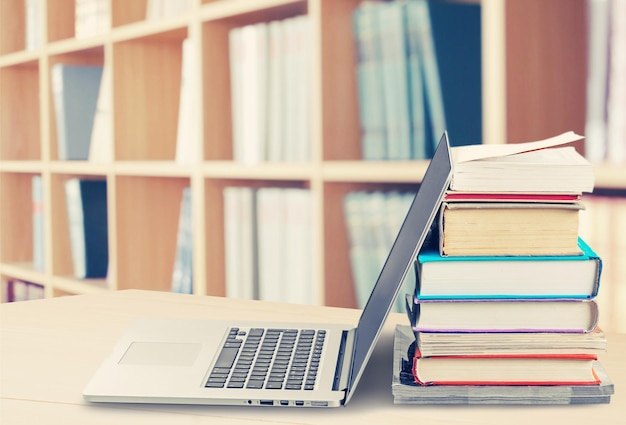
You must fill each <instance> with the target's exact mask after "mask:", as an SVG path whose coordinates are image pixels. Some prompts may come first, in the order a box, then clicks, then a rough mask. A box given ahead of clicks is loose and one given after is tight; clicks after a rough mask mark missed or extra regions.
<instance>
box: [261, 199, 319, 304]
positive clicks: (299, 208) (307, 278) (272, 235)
mask: <svg viewBox="0 0 626 425" xmlns="http://www.w3.org/2000/svg"><path fill="white" fill-rule="evenodd" d="M256 196H257V246H256V249H257V254H256V255H257V258H258V279H259V280H258V285H259V299H261V300H266V301H282V302H288V303H293V304H313V303H315V302H316V301H317V298H316V297H317V295H316V293H315V290H314V284H313V258H314V256H313V235H312V230H311V223H312V219H313V216H312V198H311V194H310V191H309V190H308V189H298V188H275V187H263V188H260V189H258V190H257V192H256Z"/></svg>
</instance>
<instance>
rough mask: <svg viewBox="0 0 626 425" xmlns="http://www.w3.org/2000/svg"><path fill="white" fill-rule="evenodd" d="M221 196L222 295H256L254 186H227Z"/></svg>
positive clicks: (248, 296)
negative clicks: (222, 221) (222, 220)
mask: <svg viewBox="0 0 626 425" xmlns="http://www.w3.org/2000/svg"><path fill="white" fill-rule="evenodd" d="M223 197H224V256H225V261H226V263H225V274H226V296H227V297H229V298H243V299H258V297H259V294H258V285H257V279H258V276H257V250H256V249H255V248H254V247H255V246H256V237H257V235H256V232H257V229H256V196H255V193H254V189H253V188H251V187H244V186H228V187H225V188H224V191H223Z"/></svg>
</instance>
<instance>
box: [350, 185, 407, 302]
mask: <svg viewBox="0 0 626 425" xmlns="http://www.w3.org/2000/svg"><path fill="white" fill-rule="evenodd" d="M411 200H412V196H411V194H410V193H402V192H398V191H388V192H384V191H371V192H370V191H353V192H349V193H347V194H346V195H345V197H344V200H343V208H344V217H345V223H346V229H347V236H348V244H349V257H350V265H351V270H352V276H353V282H354V287H355V288H354V289H355V295H356V300H357V307H358V308H363V307H365V304H366V302H367V299H368V297H369V294H370V292H371V290H372V288H373V287H374V283H376V279H377V278H378V275H379V273H380V270H381V269H382V267H383V265H384V262H385V260H386V259H387V254H388V253H389V250H390V249H391V246H392V244H393V242H394V239H395V235H396V234H397V233H398V231H399V230H400V226H401V225H402V220H403V219H404V217H405V215H406V212H407V211H408V209H409V206H410V202H411ZM403 286H404V288H406V289H405V290H408V288H411V290H412V288H414V287H415V275H414V274H411V273H408V274H407V277H406V278H405V282H404V283H403ZM403 293H404V291H400V294H403ZM403 305H404V296H403V295H399V296H398V299H397V302H396V310H398V311H401V310H403Z"/></svg>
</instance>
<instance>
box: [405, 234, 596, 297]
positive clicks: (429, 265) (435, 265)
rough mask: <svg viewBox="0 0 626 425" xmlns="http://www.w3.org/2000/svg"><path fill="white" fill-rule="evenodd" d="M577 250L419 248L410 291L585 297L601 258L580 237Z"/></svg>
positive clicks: (446, 294) (429, 294)
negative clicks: (531, 252)
mask: <svg viewBox="0 0 626 425" xmlns="http://www.w3.org/2000/svg"><path fill="white" fill-rule="evenodd" d="M578 246H579V248H580V250H581V251H582V255H571V256H472V257H463V256H459V257H456V256H447V257H443V256H441V255H440V254H439V251H438V250H436V249H427V250H424V251H422V252H421V253H420V254H419V255H418V257H417V260H416V262H415V270H416V276H417V281H418V284H417V287H416V288H417V289H416V296H417V297H418V298H419V299H422V300H428V299H490V298H511V299H542V298H544V299H547V298H574V299H591V298H594V297H595V296H596V295H597V294H598V289H599V286H600V275H601V272H602V259H601V258H600V256H599V255H598V254H596V252H595V251H594V250H593V249H592V248H591V247H590V246H589V245H588V244H587V243H586V242H585V241H584V240H583V239H582V238H579V239H578Z"/></svg>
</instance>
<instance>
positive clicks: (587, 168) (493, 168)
mask: <svg viewBox="0 0 626 425" xmlns="http://www.w3.org/2000/svg"><path fill="white" fill-rule="evenodd" d="M580 139H582V136H579V135H577V134H575V133H573V132H571V131H570V132H567V133H563V134H560V135H558V136H554V137H550V138H548V139H544V140H540V141H536V142H526V143H507V144H499V145H486V144H482V145H469V146H458V147H454V148H452V182H451V183H450V190H451V191H467V192H497V193H507V192H526V193H543V192H551V193H554V192H557V193H578V194H580V193H583V192H591V191H592V190H593V186H594V174H593V166H592V165H591V163H590V162H589V161H588V160H586V159H585V158H584V157H583V156H581V155H580V154H579V153H577V152H576V150H575V149H574V148H573V147H571V146H565V147H562V146H561V145H564V144H567V143H572V142H575V141H577V140H580Z"/></svg>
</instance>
